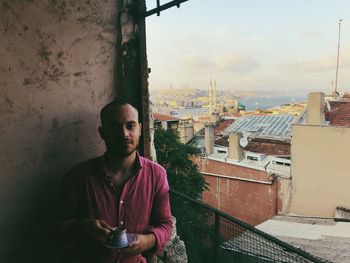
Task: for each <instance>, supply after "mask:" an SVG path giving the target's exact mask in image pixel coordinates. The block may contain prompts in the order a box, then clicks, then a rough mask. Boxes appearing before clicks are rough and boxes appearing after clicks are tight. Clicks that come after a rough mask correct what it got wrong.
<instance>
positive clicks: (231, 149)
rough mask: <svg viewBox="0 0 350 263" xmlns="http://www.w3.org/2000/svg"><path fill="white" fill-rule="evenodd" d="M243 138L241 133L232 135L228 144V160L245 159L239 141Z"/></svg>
mask: <svg viewBox="0 0 350 263" xmlns="http://www.w3.org/2000/svg"><path fill="white" fill-rule="evenodd" d="M241 138H242V134H241V133H234V132H232V133H230V137H229V144H228V158H230V159H233V160H236V161H240V160H242V159H243V158H244V153H243V150H242V148H241V146H240V145H239V141H240V139H241Z"/></svg>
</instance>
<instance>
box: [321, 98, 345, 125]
mask: <svg viewBox="0 0 350 263" xmlns="http://www.w3.org/2000/svg"><path fill="white" fill-rule="evenodd" d="M328 103H329V106H330V111H328V110H326V112H325V115H326V121H329V125H331V126H350V101H349V100H348V99H344V100H341V101H329V102H328Z"/></svg>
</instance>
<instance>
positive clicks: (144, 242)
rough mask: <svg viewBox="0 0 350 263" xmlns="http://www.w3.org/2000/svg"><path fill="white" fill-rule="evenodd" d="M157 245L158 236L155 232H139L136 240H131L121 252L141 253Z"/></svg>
mask: <svg viewBox="0 0 350 263" xmlns="http://www.w3.org/2000/svg"><path fill="white" fill-rule="evenodd" d="M155 245H156V237H155V235H154V234H152V233H151V234H145V235H141V234H137V235H136V240H135V241H133V242H131V243H130V245H129V246H128V247H127V248H122V249H120V253H125V254H141V253H142V252H144V251H146V250H149V249H151V248H153V247H154V246H155Z"/></svg>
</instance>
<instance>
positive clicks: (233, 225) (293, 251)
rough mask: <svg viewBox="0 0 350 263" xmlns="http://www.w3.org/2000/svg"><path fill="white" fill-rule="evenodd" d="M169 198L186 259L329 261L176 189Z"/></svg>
mask: <svg viewBox="0 0 350 263" xmlns="http://www.w3.org/2000/svg"><path fill="white" fill-rule="evenodd" d="M170 199H171V205H172V210H173V214H174V216H175V217H176V218H177V222H178V223H177V234H178V235H179V236H180V238H181V239H182V240H183V241H184V243H185V245H186V250H187V256H188V261H189V262H201V263H202V262H244V263H246V262H248V263H250V262H251V263H253V262H254V263H260V262H261V263H267V262H281V263H282V262H283V263H287V262H290V263H295V262H316V263H321V262H329V261H326V260H323V259H320V258H317V257H315V256H313V255H311V254H309V253H307V252H305V251H303V250H301V249H298V248H296V247H294V246H291V245H289V244H287V243H285V242H283V241H281V240H279V239H277V238H275V237H273V236H271V235H268V234H266V233H264V232H262V231H260V230H258V229H256V228H254V227H252V226H250V225H248V224H246V223H244V222H242V221H240V220H238V219H236V218H233V217H232V216H229V215H227V214H225V213H223V212H221V211H219V210H217V209H214V208H211V207H210V206H208V205H206V204H204V203H202V202H200V201H197V200H195V199H192V198H190V197H188V196H186V195H184V194H182V193H179V192H177V191H175V190H171V191H170ZM161 259H162V261H163V262H172V261H171V259H169V258H167V255H164V256H163V257H162V258H161Z"/></svg>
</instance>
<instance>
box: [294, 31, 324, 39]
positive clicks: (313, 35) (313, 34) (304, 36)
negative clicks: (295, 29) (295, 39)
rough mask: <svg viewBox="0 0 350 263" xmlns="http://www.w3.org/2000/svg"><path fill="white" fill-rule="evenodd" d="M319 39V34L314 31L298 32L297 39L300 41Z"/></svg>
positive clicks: (320, 35)
mask: <svg viewBox="0 0 350 263" xmlns="http://www.w3.org/2000/svg"><path fill="white" fill-rule="evenodd" d="M320 37H322V34H321V32H319V31H316V30H303V31H301V32H299V38H301V39H309V38H320Z"/></svg>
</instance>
